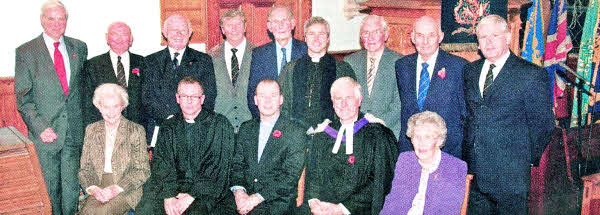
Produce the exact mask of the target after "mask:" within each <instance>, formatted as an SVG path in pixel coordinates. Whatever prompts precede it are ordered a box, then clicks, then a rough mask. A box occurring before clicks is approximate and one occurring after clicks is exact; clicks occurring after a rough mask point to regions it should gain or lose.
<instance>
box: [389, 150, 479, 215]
mask: <svg viewBox="0 0 600 215" xmlns="http://www.w3.org/2000/svg"><path fill="white" fill-rule="evenodd" d="M466 176H467V163H465V162H464V161H462V160H460V159H458V158H455V157H452V156H451V155H449V154H447V153H445V152H442V159H441V160H440V165H439V166H438V168H437V170H435V172H433V173H431V174H430V175H429V180H428V182H427V192H426V193H425V209H424V210H423V214H435V215H443V214H459V213H460V208H461V206H462V202H463V199H464V195H465V177H466ZM420 178H421V165H420V164H419V162H418V160H417V156H415V153H414V151H409V152H404V153H402V154H400V155H399V156H398V161H397V162H396V169H395V170H394V180H393V181H392V190H391V191H390V193H389V194H388V195H387V196H386V197H385V203H384V205H383V210H381V213H380V214H382V215H388V214H390V215H391V214H394V215H396V214H406V213H407V212H408V210H410V208H411V207H412V201H413V198H414V197H415V195H416V194H417V191H418V189H419V180H420Z"/></svg>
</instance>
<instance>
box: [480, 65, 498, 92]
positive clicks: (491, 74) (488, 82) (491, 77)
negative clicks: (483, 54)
mask: <svg viewBox="0 0 600 215" xmlns="http://www.w3.org/2000/svg"><path fill="white" fill-rule="evenodd" d="M494 68H496V65H494V64H490V69H489V70H488V72H487V75H486V76H485V83H484V84H483V97H485V92H486V91H487V89H488V88H490V87H491V86H492V83H493V82H494V72H493V71H494Z"/></svg>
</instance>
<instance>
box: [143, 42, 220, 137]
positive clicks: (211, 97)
mask: <svg viewBox="0 0 600 215" xmlns="http://www.w3.org/2000/svg"><path fill="white" fill-rule="evenodd" d="M171 62H172V59H171V55H170V54H169V48H168V47H167V48H165V49H163V50H161V51H158V52H156V53H154V54H151V55H148V56H146V58H145V67H144V68H145V69H144V71H145V73H146V74H145V75H144V80H143V82H142V104H143V105H144V108H146V110H147V111H148V115H149V118H150V119H149V120H154V121H155V122H157V123H158V124H159V125H160V124H161V123H162V122H163V121H164V120H165V119H166V118H167V117H168V116H169V115H174V114H176V113H178V112H180V109H179V105H178V104H177V101H176V99H175V94H176V93H177V84H178V83H179V81H180V80H181V79H182V78H183V77H186V76H192V77H195V78H197V79H198V80H200V82H201V83H202V88H203V89H204V95H205V96H206V98H205V99H204V104H203V105H202V108H207V109H211V110H213V108H214V107H215V98H216V97H217V88H216V83H215V71H214V69H213V63H212V59H211V58H210V56H208V55H207V54H204V53H202V52H199V51H196V50H194V49H192V48H190V47H187V48H186V49H185V52H184V53H183V56H182V58H181V63H180V64H179V66H178V67H177V68H176V69H175V71H173V69H172V67H171V66H172V63H171ZM149 124H150V128H153V126H154V125H155V124H154V123H152V122H150V123H149ZM151 131H152V130H149V131H148V133H151Z"/></svg>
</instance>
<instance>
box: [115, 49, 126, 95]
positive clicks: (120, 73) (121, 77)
mask: <svg viewBox="0 0 600 215" xmlns="http://www.w3.org/2000/svg"><path fill="white" fill-rule="evenodd" d="M117 82H119V85H121V87H123V88H127V81H125V67H123V63H121V56H118V57H117Z"/></svg>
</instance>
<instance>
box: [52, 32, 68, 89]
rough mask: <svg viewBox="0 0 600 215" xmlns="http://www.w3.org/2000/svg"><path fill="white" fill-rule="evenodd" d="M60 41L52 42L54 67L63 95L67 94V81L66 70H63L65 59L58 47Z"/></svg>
mask: <svg viewBox="0 0 600 215" xmlns="http://www.w3.org/2000/svg"><path fill="white" fill-rule="evenodd" d="M59 45H60V42H54V69H55V70H56V75H58V80H59V81H60V85H61V87H62V89H63V93H64V94H65V96H67V95H69V83H68V82H67V71H66V70H65V61H64V60H63V56H62V53H60V50H59V49H58V46H59Z"/></svg>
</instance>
